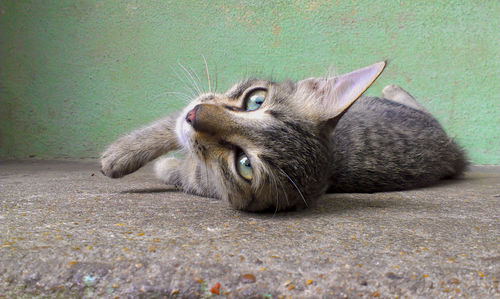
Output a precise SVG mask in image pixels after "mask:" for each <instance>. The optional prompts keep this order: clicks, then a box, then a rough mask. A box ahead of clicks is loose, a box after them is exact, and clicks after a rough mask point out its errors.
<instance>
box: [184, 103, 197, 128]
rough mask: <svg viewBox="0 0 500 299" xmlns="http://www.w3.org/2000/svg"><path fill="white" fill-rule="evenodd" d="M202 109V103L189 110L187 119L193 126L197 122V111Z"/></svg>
mask: <svg viewBox="0 0 500 299" xmlns="http://www.w3.org/2000/svg"><path fill="white" fill-rule="evenodd" d="M199 109H200V105H196V106H194V108H193V109H192V110H191V111H189V112H188V113H187V115H186V121H187V122H188V123H189V124H191V125H192V126H193V127H194V126H195V123H196V113H197V111H198V110H199Z"/></svg>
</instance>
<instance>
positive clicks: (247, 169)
mask: <svg viewBox="0 0 500 299" xmlns="http://www.w3.org/2000/svg"><path fill="white" fill-rule="evenodd" d="M236 169H237V170H238V173H239V174H240V175H241V177H242V178H244V179H245V180H247V181H251V180H252V178H253V171H252V165H250V159H248V157H247V155H245V153H243V152H241V153H240V154H239V155H238V157H237V158H236Z"/></svg>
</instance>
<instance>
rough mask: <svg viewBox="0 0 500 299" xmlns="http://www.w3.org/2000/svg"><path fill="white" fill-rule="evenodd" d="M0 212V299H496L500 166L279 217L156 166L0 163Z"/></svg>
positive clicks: (336, 198)
mask: <svg viewBox="0 0 500 299" xmlns="http://www.w3.org/2000/svg"><path fill="white" fill-rule="evenodd" d="M0 206H1V208H0V298H4V297H7V298H14V297H31V296H33V295H49V296H50V297H56V296H58V295H59V297H64V298H66V297H81V296H84V297H115V296H117V297H120V298H123V297H145V298H149V297H180V298H192V297H216V295H215V293H217V291H218V292H219V294H220V295H221V296H226V297H244V298H280V297H288V296H291V297H293V298H315V297H316V298H321V297H325V298H331V297H335V298H342V297H350V298H353V297H380V298H389V297H392V298H404V297H409V298H414V297H425V298H438V297H442V298H448V297H462V296H463V297H468V298H500V292H499V280H500V219H499V216H500V167H476V168H473V169H472V170H471V171H469V172H468V173H467V175H466V176H465V178H464V179H461V180H456V181H447V182H443V183H441V184H439V185H438V186H434V187H431V188H426V189H420V190H413V191H406V192H392V193H378V194H331V195H327V196H324V198H322V199H321V200H320V201H319V202H318V203H317V204H316V205H315V206H314V207H312V208H310V209H308V210H305V211H300V212H288V213H279V214H277V215H272V214H250V213H243V212H239V211H235V210H233V209H232V208H230V206H229V204H228V203H226V202H221V201H218V200H214V199H208V198H202V197H196V196H191V195H187V194H183V193H180V192H177V191H175V190H173V189H172V188H170V187H168V186H164V185H162V184H161V183H159V182H157V181H156V180H155V179H154V178H153V175H152V173H151V171H150V169H149V170H148V169H144V170H141V171H139V172H137V173H134V174H132V175H130V176H128V177H125V178H123V179H119V180H111V179H108V178H105V177H104V176H102V175H101V174H100V172H99V168H98V166H97V163H96V162H81V161H80V162H33V161H26V162H0ZM218 284H219V285H220V287H219V288H218V290H217V285H218Z"/></svg>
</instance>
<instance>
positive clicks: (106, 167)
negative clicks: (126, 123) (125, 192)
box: [101, 140, 141, 178]
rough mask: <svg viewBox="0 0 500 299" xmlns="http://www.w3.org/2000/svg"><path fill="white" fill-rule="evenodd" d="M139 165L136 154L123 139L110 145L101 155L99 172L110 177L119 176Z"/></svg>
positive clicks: (132, 170) (135, 168)
mask: <svg viewBox="0 0 500 299" xmlns="http://www.w3.org/2000/svg"><path fill="white" fill-rule="evenodd" d="M140 167H141V163H139V162H138V161H137V157H136V155H135V154H134V152H133V151H131V150H130V149H129V147H128V146H127V145H126V144H124V142H123V140H118V141H117V142H115V143H113V144H112V145H110V146H109V147H108V148H107V149H106V150H105V151H104V153H103V154H102V155H101V172H102V173H103V174H104V175H105V176H108V177H110V178H121V177H122V176H124V175H127V174H129V173H132V172H134V171H136V170H137V169H138V168H140Z"/></svg>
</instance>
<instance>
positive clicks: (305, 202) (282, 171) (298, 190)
mask: <svg viewBox="0 0 500 299" xmlns="http://www.w3.org/2000/svg"><path fill="white" fill-rule="evenodd" d="M278 169H279V171H280V172H281V174H283V175H284V176H286V178H287V179H288V180H289V181H290V183H292V185H293V187H295V190H297V192H298V193H299V195H300V197H301V198H302V200H303V201H304V204H305V205H306V207H309V205H308V204H307V201H306V199H305V197H304V195H302V192H300V189H299V187H297V184H295V182H294V181H293V180H292V178H290V176H289V175H288V174H287V173H286V172H285V171H284V170H283V169H281V168H278ZM285 194H286V193H285Z"/></svg>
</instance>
